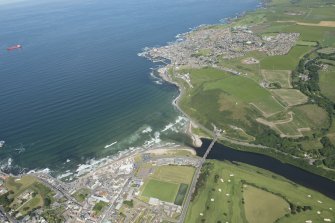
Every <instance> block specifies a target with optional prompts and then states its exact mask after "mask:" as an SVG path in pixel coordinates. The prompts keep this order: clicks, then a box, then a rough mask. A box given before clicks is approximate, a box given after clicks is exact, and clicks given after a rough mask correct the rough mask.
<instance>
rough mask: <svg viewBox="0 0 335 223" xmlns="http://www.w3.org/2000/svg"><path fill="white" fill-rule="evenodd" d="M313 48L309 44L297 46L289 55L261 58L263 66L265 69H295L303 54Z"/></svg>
mask: <svg viewBox="0 0 335 223" xmlns="http://www.w3.org/2000/svg"><path fill="white" fill-rule="evenodd" d="M311 49H312V48H311V47H309V46H295V47H293V48H292V49H291V50H290V52H289V53H288V54H287V55H279V56H269V57H266V58H264V59H263V60H261V68H262V69H265V70H294V69H295V68H296V66H297V65H298V63H299V60H300V59H301V58H302V56H303V55H305V54H306V53H308V52H309V51H310V50H311Z"/></svg>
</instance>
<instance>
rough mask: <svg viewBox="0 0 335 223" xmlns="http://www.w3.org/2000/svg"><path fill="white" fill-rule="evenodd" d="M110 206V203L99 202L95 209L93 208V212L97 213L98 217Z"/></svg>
mask: <svg viewBox="0 0 335 223" xmlns="http://www.w3.org/2000/svg"><path fill="white" fill-rule="evenodd" d="M107 206H108V203H106V202H103V201H99V202H97V203H96V204H95V205H94V207H93V211H94V213H95V215H96V216H99V215H100V214H101V212H102V210H103V209H104V208H105V207H107Z"/></svg>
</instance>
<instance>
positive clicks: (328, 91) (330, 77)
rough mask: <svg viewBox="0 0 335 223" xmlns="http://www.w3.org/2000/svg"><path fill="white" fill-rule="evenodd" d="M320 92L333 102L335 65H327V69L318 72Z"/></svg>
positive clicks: (334, 97)
mask: <svg viewBox="0 0 335 223" xmlns="http://www.w3.org/2000/svg"><path fill="white" fill-rule="evenodd" d="M319 81H320V88H321V93H322V94H323V95H325V96H326V97H327V98H329V99H330V100H332V101H333V102H335V66H328V69H327V70H324V71H321V72H320V78H319Z"/></svg>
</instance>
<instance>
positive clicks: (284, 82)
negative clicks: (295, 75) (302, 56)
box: [262, 70, 292, 88]
mask: <svg viewBox="0 0 335 223" xmlns="http://www.w3.org/2000/svg"><path fill="white" fill-rule="evenodd" d="M262 75H263V77H264V80H266V81H267V82H269V83H278V84H280V86H281V87H282V88H292V85H291V71H289V70H262Z"/></svg>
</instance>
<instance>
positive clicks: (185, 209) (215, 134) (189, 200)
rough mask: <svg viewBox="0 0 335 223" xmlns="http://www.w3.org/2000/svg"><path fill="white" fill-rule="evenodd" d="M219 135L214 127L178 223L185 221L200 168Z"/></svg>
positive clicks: (219, 132) (219, 131)
mask: <svg viewBox="0 0 335 223" xmlns="http://www.w3.org/2000/svg"><path fill="white" fill-rule="evenodd" d="M220 134H221V130H219V129H216V127H215V126H214V139H213V141H212V142H211V144H210V145H209V146H208V148H207V150H206V152H205V154H204V155H203V157H202V158H201V161H200V165H199V167H198V168H197V169H196V171H195V173H194V177H193V179H192V183H191V186H190V188H189V192H188V194H187V197H186V201H185V203H184V207H183V210H182V212H181V215H180V218H179V223H183V222H184V221H185V218H186V214H187V210H188V207H189V205H190V203H191V198H192V194H193V193H194V190H195V187H196V185H197V181H198V179H199V176H200V173H201V168H202V165H203V164H204V163H205V161H206V158H207V156H208V154H209V153H210V151H211V150H212V148H213V146H214V144H215V142H216V141H217V140H218V138H219V137H220Z"/></svg>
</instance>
